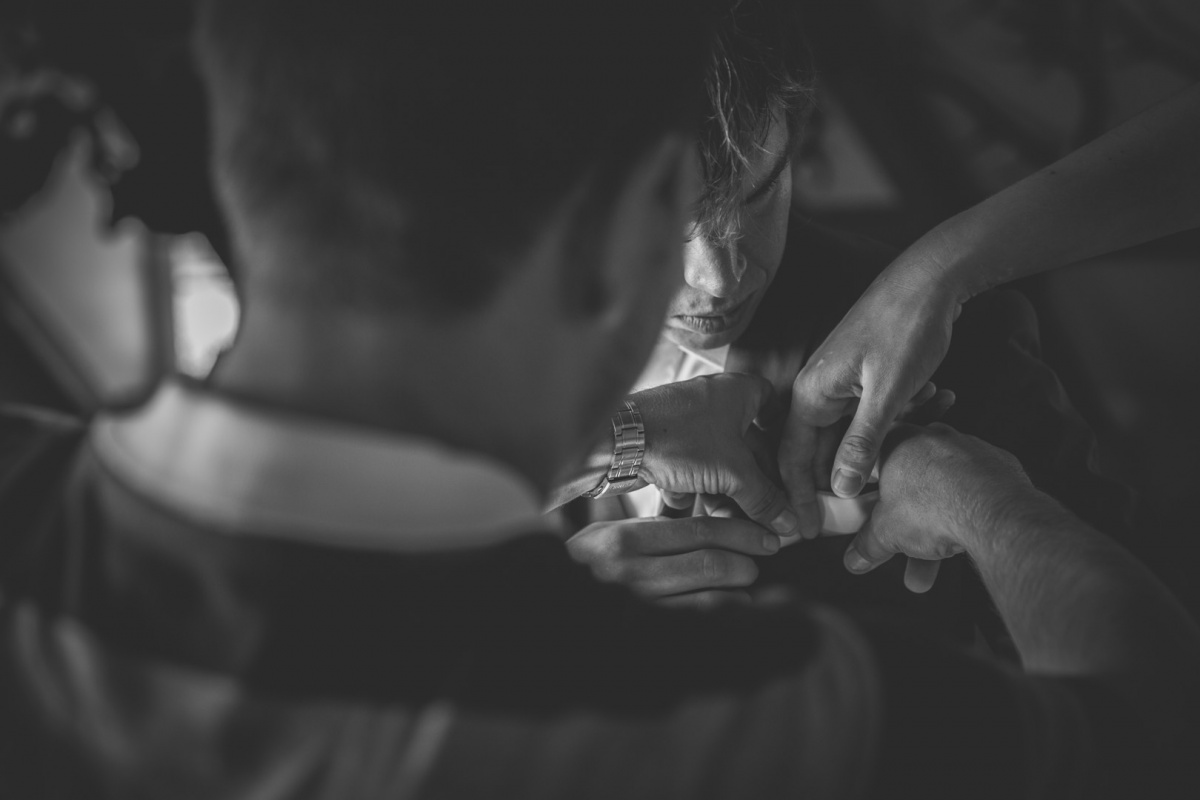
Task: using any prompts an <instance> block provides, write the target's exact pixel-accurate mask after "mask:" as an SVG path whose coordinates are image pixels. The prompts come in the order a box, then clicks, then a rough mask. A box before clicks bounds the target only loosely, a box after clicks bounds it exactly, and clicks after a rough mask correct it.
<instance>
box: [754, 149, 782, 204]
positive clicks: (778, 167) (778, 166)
mask: <svg viewBox="0 0 1200 800" xmlns="http://www.w3.org/2000/svg"><path fill="white" fill-rule="evenodd" d="M790 160H791V154H790V153H788V152H787V151H784V152H783V153H781V154H780V155H779V157H778V158H777V159H776V160H775V165H774V166H773V167H771V172H770V174H768V175H767V177H765V178H763V179H762V181H761V182H760V183H759V184H758V186H756V187H754V189H753V191H751V192H750V194H748V195H746V200H745V202H747V203H753V202H754V201H755V200H757V199H758V198H760V197H762V196H763V195H764V194H765V193H766V191H767V189H769V188H770V187H771V184H772V183H774V182H775V179H776V178H778V177H779V176H780V175H782V174H783V171H784V170H785V169H787V165H788V161H790Z"/></svg>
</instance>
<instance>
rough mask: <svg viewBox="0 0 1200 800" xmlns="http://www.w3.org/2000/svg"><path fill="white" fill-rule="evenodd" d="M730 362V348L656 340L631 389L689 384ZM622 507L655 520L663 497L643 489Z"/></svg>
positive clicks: (651, 488)
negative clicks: (690, 345)
mask: <svg viewBox="0 0 1200 800" xmlns="http://www.w3.org/2000/svg"><path fill="white" fill-rule="evenodd" d="M728 358H729V345H725V346H724V347H719V348H717V349H715V350H693V349H691V348H687V347H683V346H682V345H678V344H676V343H675V342H673V341H671V340H670V339H669V338H667V336H666V334H663V335H662V336H661V337H659V340H658V344H657V345H655V347H654V352H653V353H652V354H651V355H650V361H649V362H647V364H646V368H645V369H644V370H642V374H641V376H639V377H638V379H637V382H636V383H634V385H633V391H635V392H640V391H642V390H644V389H651V388H653V387H655V386H663V385H665V384H668V383H676V382H678V381H686V380H691V379H692V378H698V377H700V376H701V375H716V374H718V373H721V372H724V371H725V361H726V359H728ZM624 502H625V506H626V508H627V509H628V510H629V511H630V513H632V514H634V515H636V516H639V517H654V516H657V515H658V514H659V512H660V511H661V510H662V496H661V494H660V492H659V490H658V487H656V486H644V487H642V488H641V489H638V490H637V491H636V492H630V493H629V494H627V495H625V501H624Z"/></svg>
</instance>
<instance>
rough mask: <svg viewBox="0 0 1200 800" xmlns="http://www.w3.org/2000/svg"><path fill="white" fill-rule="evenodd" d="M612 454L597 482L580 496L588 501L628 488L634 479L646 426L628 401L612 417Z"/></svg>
mask: <svg viewBox="0 0 1200 800" xmlns="http://www.w3.org/2000/svg"><path fill="white" fill-rule="evenodd" d="M612 426H613V441H614V444H613V456H612V464H611V465H610V466H609V468H608V472H607V473H606V474H605V476H604V478H603V479H602V480H601V481H600V485H599V486H597V487H596V488H595V489H592V490H591V491H590V492H584V493H583V496H584V497H587V498H590V499H592V500H597V499H599V498H601V497H608V496H609V495H614V494H624V493H625V492H629V491H632V490H633V489H634V488H635V487H636V486H637V482H638V469H639V468H640V467H641V466H642V457H643V456H644V455H646V428H645V427H644V426H643V425H642V414H641V412H640V411H638V407H637V406H636V405H634V403H633V401H632V400H626V401H625V408H623V409H621V410H620V411H618V412H617V413H616V414H613V416H612Z"/></svg>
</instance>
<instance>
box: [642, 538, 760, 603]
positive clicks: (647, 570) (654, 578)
mask: <svg viewBox="0 0 1200 800" xmlns="http://www.w3.org/2000/svg"><path fill="white" fill-rule="evenodd" d="M756 580H758V565H757V564H755V563H754V559H753V558H751V557H750V556H746V555H742V554H741V553H731V552H729V551H728V550H712V549H709V550H696V551H693V552H691V553H683V554H680V555H674V556H659V557H655V558H647V559H642V560H641V561H638V562H636V564H634V565H632V567H631V569H630V571H629V572H628V573H627V575H626V579H625V580H624V581H623V582H624V583H625V584H626V585H628V586H629V588H630V589H632V590H633V591H634V592H637V593H638V594H641V595H644V596H647V597H665V596H667V595H675V594H681V593H684V592H695V591H704V590H709V589H728V588H740V587H744V586H749V585H750V584H752V583H754V582H755V581H756Z"/></svg>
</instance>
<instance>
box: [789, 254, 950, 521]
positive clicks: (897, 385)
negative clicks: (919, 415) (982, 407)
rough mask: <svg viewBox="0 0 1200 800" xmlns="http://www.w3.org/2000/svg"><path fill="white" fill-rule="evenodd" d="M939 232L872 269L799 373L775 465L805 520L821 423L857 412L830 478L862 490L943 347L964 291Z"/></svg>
mask: <svg viewBox="0 0 1200 800" xmlns="http://www.w3.org/2000/svg"><path fill="white" fill-rule="evenodd" d="M935 233H936V231H935ZM935 233H931V234H930V235H928V236H926V237H925V238H923V239H922V240H921V241H919V242H918V243H917V244H915V245H913V247H911V248H909V250H908V251H906V252H905V253H904V254H903V255H901V256H900V258H899V259H897V260H896V261H895V262H894V263H893V264H892V265H891V266H889V267H888V269H887V270H885V271H884V272H883V273H882V274H881V275H880V276H879V278H878V279H876V281H875V282H874V283H873V284H872V285H871V286H870V287H869V288H868V289H867V291H866V292H865V293H864V294H863V296H862V297H861V298H859V300H858V301H857V302H856V303H855V304H854V306H853V307H851V309H850V311H849V312H848V313H847V314H846V316H845V317H844V318H843V319H842V321H841V322H840V323H839V324H838V326H837V327H836V328H834V330H833V332H832V333H830V334H829V337H828V338H827V339H826V340H825V342H824V343H823V344H822V345H821V346H820V347H819V348H817V349H816V351H814V352H813V354H812V356H811V357H810V358H809V359H808V362H807V363H806V364H805V366H804V368H803V369H802V370H801V371H800V373H799V375H797V376H796V380H795V382H794V383H793V385H792V405H791V410H790V412H789V414H788V418H787V422H786V423H785V426H784V432H783V439H782V442H781V444H780V450H779V469H780V472H781V474H782V475H783V480H784V486H785V487H787V491H788V495H789V499H790V501H791V503H792V505H793V507H794V508H795V509H796V510H797V512H798V513H800V515H801V517H802V519H804V520H806V521H811V520H812V519H813V518H814V515H815V506H816V496H815V491H816V489H815V487H816V484H817V476H816V469H817V466H816V463H817V462H816V458H815V456H816V450H817V446H818V438H819V437H818V431H819V430H821V429H822V428H826V427H828V426H830V425H832V424H833V423H835V422H836V421H837V420H838V419H840V418H841V417H844V416H848V415H850V414H853V417H854V418H853V420H852V422H851V423H850V427H849V428H848V429H847V431H846V434H845V436H844V437H843V438H842V440H841V445H840V447H839V448H838V450H837V455H836V456H835V458H834V460H833V468H832V471H831V477H830V483H831V485H832V488H833V491H834V492H835V493H836V494H838V495H840V496H842V497H854V496H856V495H857V494H858V493H859V491H860V490H861V489H862V487H863V485H864V484H866V482H867V480H868V477H869V475H870V473H871V469H872V467H873V466H874V465H875V462H876V461H877V460H878V457H879V448H880V445H881V443H882V441H883V438H884V436H885V435H886V434H887V431H888V429H889V427H890V425H891V424H892V422H893V421H894V420H895V419H896V418H897V416H898V415H899V413H900V412H901V410H902V409H903V408H904V407H905V405H906V404H908V403H909V402H910V401H912V400H914V399H915V398H916V397H917V395H918V393H919V392H920V391H921V390H922V388H923V387H925V386H926V384H927V381H928V380H929V378H930V376H932V375H933V372H934V370H936V369H937V367H938V365H939V364H940V363H941V361H942V359H943V358H944V357H945V355H946V351H947V349H948V348H949V346H950V331H951V326H952V325H953V322H954V320H955V319H956V318H957V317H958V313H959V311H960V310H961V307H962V306H961V302H960V300H959V293H957V291H956V290H955V289H954V288H953V287H952V286H950V285H949V283H948V282H947V281H944V280H943V279H941V278H940V275H941V274H942V272H941V270H940V268H939V267H938V266H937V263H936V262H937V258H936V257H935V256H936V253H937V248H936V242H937V241H938V239H937V237H936V236H935ZM822 477H823V476H822ZM805 527H806V528H807V526H805ZM805 532H806V533H807V530H806V531H805ZM814 535H815V534H814Z"/></svg>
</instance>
